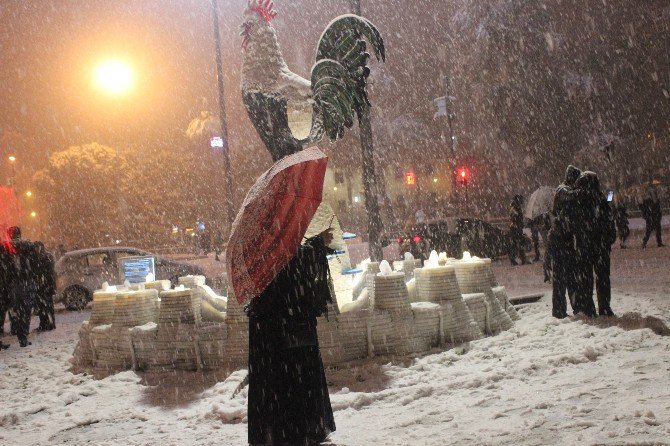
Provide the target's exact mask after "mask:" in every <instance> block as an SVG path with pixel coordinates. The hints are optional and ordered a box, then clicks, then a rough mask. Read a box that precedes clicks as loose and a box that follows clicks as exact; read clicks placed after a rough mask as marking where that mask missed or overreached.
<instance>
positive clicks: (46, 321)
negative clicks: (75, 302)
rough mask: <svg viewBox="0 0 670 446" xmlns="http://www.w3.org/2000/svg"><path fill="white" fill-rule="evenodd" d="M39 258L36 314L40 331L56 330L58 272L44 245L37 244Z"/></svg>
mask: <svg viewBox="0 0 670 446" xmlns="http://www.w3.org/2000/svg"><path fill="white" fill-rule="evenodd" d="M35 250H36V256H37V269H36V276H37V297H36V299H35V312H36V313H37V316H38V317H39V319H40V325H39V327H38V328H37V330H38V331H49V330H53V329H55V328H56V316H55V313H54V294H56V272H55V271H54V259H53V257H52V256H51V254H50V253H49V251H47V250H46V248H45V247H44V243H42V242H35Z"/></svg>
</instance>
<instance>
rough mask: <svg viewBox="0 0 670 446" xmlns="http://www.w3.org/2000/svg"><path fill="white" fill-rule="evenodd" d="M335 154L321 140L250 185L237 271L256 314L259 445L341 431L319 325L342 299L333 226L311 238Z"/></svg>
mask: <svg viewBox="0 0 670 446" xmlns="http://www.w3.org/2000/svg"><path fill="white" fill-rule="evenodd" d="M326 162H327V158H326V156H325V155H324V154H323V153H322V152H321V151H320V150H319V149H317V148H316V147H313V148H309V149H305V150H303V151H301V152H298V153H296V154H293V155H289V156H286V157H284V158H282V159H281V160H279V161H277V162H276V163H275V164H274V165H273V166H272V167H271V168H270V170H268V171H267V172H266V173H264V174H263V175H261V177H260V178H259V179H258V180H257V181H256V183H255V184H254V186H253V187H252V188H251V190H250V191H249V193H248V194H247V197H246V199H245V200H244V203H243V204H242V208H241V210H240V212H239V213H238V215H237V217H236V218H235V222H234V223H233V227H232V231H231V236H230V240H229V241H228V248H227V250H226V267H227V269H228V277H229V279H230V284H231V287H232V291H233V293H234V298H236V299H237V301H238V302H239V303H244V302H247V304H246V306H245V311H246V313H247V315H248V317H249V375H248V382H249V393H248V395H249V396H248V409H247V414H248V415H247V417H248V437H249V438H248V440H249V444H252V445H259V444H262V445H269V444H271V445H310V444H319V443H321V442H323V441H324V440H325V439H326V437H327V436H328V435H329V434H330V433H331V432H333V431H335V420H334V417H333V410H332V407H331V404H330V397H329V395H328V386H327V384H326V376H325V372H324V369H323V361H322V359H321V353H320V351H319V342H318V337H317V331H316V324H317V317H318V316H321V315H322V314H326V313H327V306H328V303H329V302H332V300H333V298H332V296H331V293H330V288H329V286H328V283H329V275H330V271H329V269H328V260H327V258H326V255H327V254H328V253H330V252H333V251H331V250H330V249H329V248H328V245H329V244H330V243H331V242H332V238H333V236H332V229H331V228H323V230H320V231H318V232H316V234H317V235H315V236H313V237H310V238H308V239H306V240H305V238H304V236H305V233H306V231H307V229H308V227H309V225H310V222H311V221H312V218H313V217H314V215H315V213H316V210H317V208H318V207H319V205H320V203H321V198H322V193H323V178H324V175H325V171H326ZM326 315H327V314H326Z"/></svg>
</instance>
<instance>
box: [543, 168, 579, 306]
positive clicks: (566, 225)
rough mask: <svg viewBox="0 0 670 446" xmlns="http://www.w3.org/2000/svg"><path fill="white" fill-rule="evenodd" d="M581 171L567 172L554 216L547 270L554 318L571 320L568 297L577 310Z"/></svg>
mask: <svg viewBox="0 0 670 446" xmlns="http://www.w3.org/2000/svg"><path fill="white" fill-rule="evenodd" d="M581 173H582V172H581V170H579V169H578V168H576V167H575V166H573V165H570V166H568V168H567V169H566V171H565V180H564V181H563V183H561V184H560V185H559V186H558V188H557V189H556V194H555V195H554V203H553V209H552V214H553V216H554V221H553V224H552V227H551V231H550V233H549V247H548V250H547V253H548V255H547V259H546V260H547V262H546V265H547V266H546V269H551V271H552V311H551V313H552V315H553V316H554V317H556V318H559V319H563V318H565V317H567V316H568V314H567V304H566V298H565V294H566V292H567V294H568V296H569V298H570V303H571V305H572V308H573V310H575V289H576V283H575V282H576V279H575V265H574V260H575V237H574V234H573V228H574V218H575V216H574V209H575V201H576V191H575V190H574V186H575V182H576V181H577V178H579V175H581Z"/></svg>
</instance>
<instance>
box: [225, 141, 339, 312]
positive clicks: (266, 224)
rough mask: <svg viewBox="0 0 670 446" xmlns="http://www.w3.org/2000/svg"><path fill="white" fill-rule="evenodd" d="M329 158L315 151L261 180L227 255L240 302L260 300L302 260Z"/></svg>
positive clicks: (274, 168)
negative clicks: (300, 252) (287, 268)
mask: <svg viewBox="0 0 670 446" xmlns="http://www.w3.org/2000/svg"><path fill="white" fill-rule="evenodd" d="M327 161H328V158H327V157H326V155H324V154H323V152H321V151H320V150H319V149H318V148H316V147H312V148H309V149H305V150H303V151H300V152H298V153H294V154H293V155H289V156H287V157H284V158H282V159H280V160H279V161H277V162H276V163H275V164H274V165H273V166H272V167H271V168H270V169H269V170H268V171H267V172H265V173H264V174H263V175H261V176H260V177H259V178H258V180H256V183H255V184H254V185H253V186H252V188H251V189H250V190H249V193H248V194H247V197H246V198H245V199H244V204H243V205H242V208H241V209H240V211H239V212H238V214H237V217H235V222H234V223H233V228H232V231H231V235H230V240H229V241H228V248H227V250H226V268H227V269H228V279H229V280H230V283H231V285H232V287H233V291H234V293H235V297H236V298H237V300H238V302H239V303H242V302H244V301H246V300H248V299H251V298H253V297H256V296H258V295H259V294H261V293H262V292H263V290H264V289H265V288H266V287H267V286H268V285H269V284H270V282H271V281H272V279H274V278H275V277H276V275H277V274H278V273H279V272H280V271H281V270H282V269H283V268H284V267H285V266H286V265H287V264H288V262H289V261H290V260H291V259H292V258H293V257H294V256H295V255H296V252H297V250H298V248H299V247H300V244H301V243H302V240H303V237H304V235H305V232H306V231H307V228H308V227H309V224H310V222H311V221H312V217H313V216H314V213H315V212H316V210H317V208H318V207H319V204H320V203H321V197H322V193H323V179H324V176H325V174H326V164H327Z"/></svg>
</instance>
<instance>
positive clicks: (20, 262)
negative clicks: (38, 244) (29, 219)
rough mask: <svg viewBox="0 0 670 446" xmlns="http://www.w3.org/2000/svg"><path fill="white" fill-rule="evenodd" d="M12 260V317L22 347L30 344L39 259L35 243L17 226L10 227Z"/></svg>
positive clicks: (14, 329)
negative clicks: (29, 335) (27, 238)
mask: <svg viewBox="0 0 670 446" xmlns="http://www.w3.org/2000/svg"><path fill="white" fill-rule="evenodd" d="M9 234H10V236H11V241H10V243H11V246H12V249H13V252H12V253H11V257H12V262H13V264H14V267H15V269H14V271H15V274H14V279H13V280H12V282H11V285H10V296H11V304H12V307H11V309H10V319H13V321H14V324H13V325H15V327H13V331H15V332H16V337H17V338H18V339H19V345H20V346H21V347H27V346H28V345H30V342H28V333H29V331H30V317H31V316H32V311H33V304H34V301H35V296H36V294H37V290H38V281H37V268H38V263H39V262H38V260H37V253H36V250H35V245H34V244H33V243H32V242H30V241H29V240H25V239H23V238H21V229H20V228H19V227H17V226H14V227H12V228H10V230H9Z"/></svg>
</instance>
